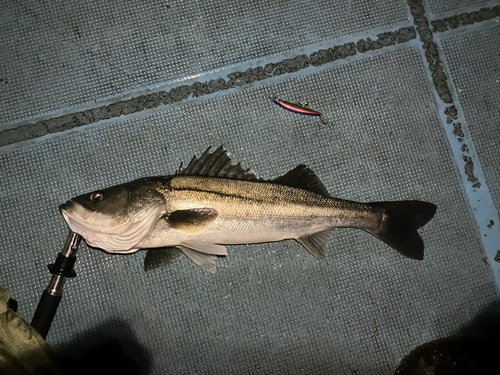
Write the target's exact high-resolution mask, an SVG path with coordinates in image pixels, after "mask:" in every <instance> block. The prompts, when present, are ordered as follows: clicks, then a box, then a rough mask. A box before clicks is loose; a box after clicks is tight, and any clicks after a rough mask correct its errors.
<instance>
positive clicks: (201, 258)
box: [177, 245, 217, 273]
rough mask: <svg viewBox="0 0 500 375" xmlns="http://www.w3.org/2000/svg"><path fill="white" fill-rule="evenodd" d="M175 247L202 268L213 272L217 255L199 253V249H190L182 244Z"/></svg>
mask: <svg viewBox="0 0 500 375" xmlns="http://www.w3.org/2000/svg"><path fill="white" fill-rule="evenodd" d="M177 247H178V248H179V250H180V251H182V252H183V253H184V254H185V255H186V256H187V257H188V258H189V259H191V260H192V261H193V262H195V263H196V264H197V265H198V266H200V267H202V268H204V269H205V270H207V271H208V272H210V273H215V260H216V259H217V255H209V254H204V253H200V252H199V251H196V250H192V249H190V248H188V247H185V246H182V245H179V246H177Z"/></svg>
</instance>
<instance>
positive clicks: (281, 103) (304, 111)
mask: <svg viewBox="0 0 500 375" xmlns="http://www.w3.org/2000/svg"><path fill="white" fill-rule="evenodd" d="M273 101H274V102H275V103H276V104H278V105H279V106H280V107H283V108H285V109H287V110H289V111H292V112H296V113H301V114H303V115H310V116H322V114H321V113H320V112H318V111H315V110H314V109H310V108H306V107H303V106H301V105H298V104H295V103H290V102H285V101H284V100H281V99H273Z"/></svg>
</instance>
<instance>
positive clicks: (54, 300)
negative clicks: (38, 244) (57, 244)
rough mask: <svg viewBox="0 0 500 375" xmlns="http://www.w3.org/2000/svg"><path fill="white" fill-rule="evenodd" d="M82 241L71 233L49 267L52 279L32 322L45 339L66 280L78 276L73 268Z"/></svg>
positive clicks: (78, 236)
mask: <svg viewBox="0 0 500 375" xmlns="http://www.w3.org/2000/svg"><path fill="white" fill-rule="evenodd" d="M81 239H82V237H81V236H80V235H79V234H76V233H74V232H72V231H70V232H69V234H68V237H67V238H66V243H65V244H64V247H63V249H62V251H61V252H60V253H59V254H58V255H57V258H56V261H55V263H54V264H49V265H48V268H49V271H50V273H51V274H52V279H51V280H50V283H49V285H48V286H47V288H46V289H45V290H44V291H43V293H42V297H41V298H40V302H38V306H37V308H36V311H35V315H33V320H32V321H31V326H32V327H33V328H34V329H35V330H36V331H37V332H38V333H39V334H40V336H42V337H43V338H44V339H45V338H46V337H47V333H48V332H49V329H50V325H51V324H52V320H54V316H55V315H56V311H57V308H58V306H59V303H60V302H61V298H62V291H63V287H64V283H65V281H66V278H68V277H75V276H76V272H75V270H74V269H73V266H74V265H75V262H76V251H77V250H78V246H79V245H80V241H81Z"/></svg>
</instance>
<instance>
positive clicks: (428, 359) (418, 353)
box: [394, 337, 496, 375]
mask: <svg viewBox="0 0 500 375" xmlns="http://www.w3.org/2000/svg"><path fill="white" fill-rule="evenodd" d="M493 350H495V349H493V348H492V347H491V342H489V341H488V340H484V341H483V340H472V339H469V338H465V337H450V338H444V339H439V340H435V341H431V342H429V343H427V344H424V345H422V346H419V347H418V348H416V349H415V350H413V351H412V352H411V353H410V354H408V355H407V356H406V357H405V358H404V359H403V361H402V362H401V364H400V365H399V367H398V368H397V370H396V372H395V373H394V375H466V374H467V375H470V374H491V373H495V372H491V371H492V369H493V368H494V367H493V366H494V365H495V367H496V364H494V361H495V359H496V358H495V357H494V356H492V353H491V352H492V351H493Z"/></svg>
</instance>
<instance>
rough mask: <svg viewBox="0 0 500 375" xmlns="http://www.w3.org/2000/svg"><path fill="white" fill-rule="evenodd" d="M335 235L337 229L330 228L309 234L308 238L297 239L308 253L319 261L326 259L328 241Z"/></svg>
mask: <svg viewBox="0 0 500 375" xmlns="http://www.w3.org/2000/svg"><path fill="white" fill-rule="evenodd" d="M334 235H335V228H328V229H325V230H322V231H321V232H316V233H313V234H308V235H306V236H303V237H300V238H296V241H297V242H299V243H300V244H301V245H302V246H304V247H305V248H306V249H307V251H309V252H310V253H311V254H312V255H314V256H315V257H316V258H317V259H320V260H321V259H324V258H325V248H326V244H327V243H328V241H330V240H331V239H332V237H333V236H334Z"/></svg>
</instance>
